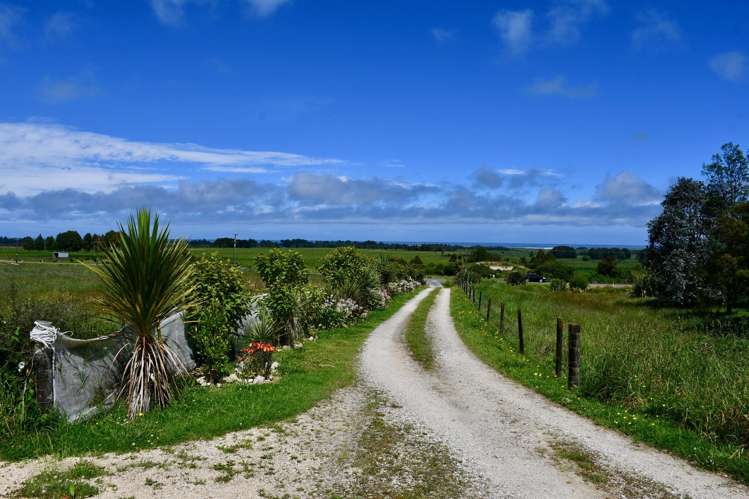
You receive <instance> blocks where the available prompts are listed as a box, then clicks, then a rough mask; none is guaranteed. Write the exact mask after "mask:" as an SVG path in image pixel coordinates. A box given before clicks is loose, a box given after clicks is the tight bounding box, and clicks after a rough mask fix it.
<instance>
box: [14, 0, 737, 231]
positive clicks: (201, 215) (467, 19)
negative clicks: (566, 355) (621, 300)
mask: <svg viewBox="0 0 749 499" xmlns="http://www.w3.org/2000/svg"><path fill="white" fill-rule="evenodd" d="M747 19H749V3H746V2H735V1H724V2H720V1H716V2H701V1H693V2H690V1H685V0H681V1H661V2H658V1H648V2H639V1H636V0H631V1H616V0H544V1H540V0H539V1H521V0H518V1H511V2H510V1H464V2H457V1H439V0H431V1H417V0H407V1H406V0H401V1H388V0H380V1H377V2H366V1H363V0H362V1H357V2H351V1H344V0H338V1H326V0H316V1H312V0H142V1H139V0H133V1H130V2H114V1H104V0H100V1H97V0H78V1H75V0H71V1H68V2H64V1H54V2H52V1H49V2H46V1H39V0H36V1H34V2H21V1H8V0H0V74H2V75H3V77H2V78H0V233H1V234H4V235H25V234H27V233H32V232H33V233H37V232H42V233H48V232H56V231H58V230H63V229H67V228H76V229H78V230H81V231H89V230H105V229H108V228H111V227H113V226H114V225H115V223H116V221H118V220H121V219H123V217H124V216H126V215H127V213H129V212H130V211H132V210H133V209H135V208H137V207H140V206H150V207H153V208H155V209H158V210H159V211H160V212H162V213H163V214H164V216H165V217H166V218H167V219H168V220H170V221H171V223H172V225H173V228H174V231H175V233H177V234H179V235H182V236H186V237H217V236H224V235H229V234H233V233H235V232H236V233H239V234H240V236H242V237H255V238H285V237H304V238H310V239H338V238H353V239H379V240H411V241H421V240H426V241H478V242H537V243H565V242H566V243H577V244H580V243H599V244H607V243H611V244H640V243H643V242H644V241H645V238H646V229H645V224H646V222H647V220H648V219H650V218H651V217H652V216H654V215H655V214H657V213H658V209H659V208H658V202H659V201H660V199H661V196H662V194H663V192H664V191H665V190H666V189H667V188H668V186H669V184H670V183H671V182H672V181H673V180H674V179H675V178H676V177H678V176H698V175H699V172H700V168H701V165H702V163H703V162H705V161H707V160H709V158H710V156H711V155H712V154H713V153H714V152H716V151H717V150H718V149H719V147H720V145H721V144H723V143H724V142H728V141H733V142H737V143H739V144H742V145H748V144H749V125H747V118H748V116H747V113H749V109H747V104H749V36H748V35H747V31H746V20H747ZM706 20H709V22H706Z"/></svg>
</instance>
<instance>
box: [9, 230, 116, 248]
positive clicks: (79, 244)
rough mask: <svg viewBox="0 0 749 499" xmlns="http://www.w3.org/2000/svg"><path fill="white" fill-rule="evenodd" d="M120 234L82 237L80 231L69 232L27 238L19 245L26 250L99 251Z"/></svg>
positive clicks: (19, 241)
mask: <svg viewBox="0 0 749 499" xmlns="http://www.w3.org/2000/svg"><path fill="white" fill-rule="evenodd" d="M118 234H119V233H118V232H116V231H113V230H110V231H109V232H107V233H105V234H91V233H87V234H86V235H84V236H81V235H80V234H79V233H78V231H75V230H67V231H65V232H60V233H59V234H57V235H56V236H47V237H44V236H42V235H41V234H39V235H38V236H36V237H31V236H26V237H24V238H21V239H20V240H17V244H20V245H21V247H22V248H23V249H25V250H48V251H99V250H101V249H103V248H104V246H106V245H108V244H109V243H111V242H112V241H113V240H114V239H115V238H116V237H117V235H118Z"/></svg>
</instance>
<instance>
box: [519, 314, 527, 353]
mask: <svg viewBox="0 0 749 499" xmlns="http://www.w3.org/2000/svg"><path fill="white" fill-rule="evenodd" d="M518 351H519V352H520V353H521V354H523V355H525V339H524V338H523V313H522V312H521V311H520V309H518Z"/></svg>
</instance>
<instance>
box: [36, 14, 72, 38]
mask: <svg viewBox="0 0 749 499" xmlns="http://www.w3.org/2000/svg"><path fill="white" fill-rule="evenodd" d="M77 26H78V21H77V19H76V17H75V14H71V13H70V12H55V13H54V14H52V15H51V16H50V17H49V18H48V19H47V21H46V22H45V23H44V34H45V36H46V37H47V38H49V39H50V40H60V39H64V38H68V37H69V36H70V35H72V34H73V31H75V29H76V27H77Z"/></svg>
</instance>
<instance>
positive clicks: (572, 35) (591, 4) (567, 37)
mask: <svg viewBox="0 0 749 499" xmlns="http://www.w3.org/2000/svg"><path fill="white" fill-rule="evenodd" d="M608 11H609V6H608V3H607V2H606V0H559V1H557V2H556V3H555V5H554V6H553V7H552V8H551V9H549V11H548V13H547V18H548V20H549V32H548V35H547V36H548V39H549V41H551V42H553V43H559V44H571V43H575V42H577V41H578V40H579V39H580V36H581V31H582V27H583V26H584V25H585V24H587V23H588V22H589V21H590V20H591V19H592V18H593V17H595V16H597V15H605V14H607V13H608Z"/></svg>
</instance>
